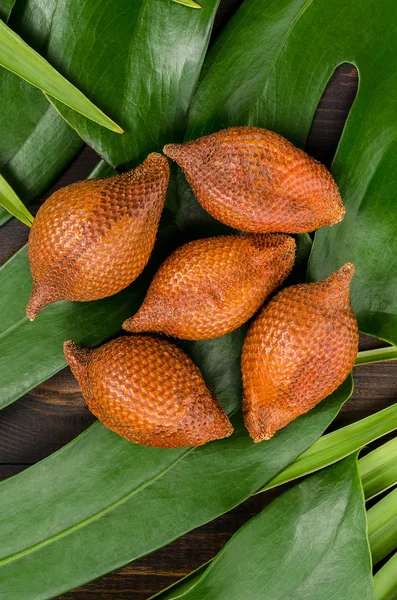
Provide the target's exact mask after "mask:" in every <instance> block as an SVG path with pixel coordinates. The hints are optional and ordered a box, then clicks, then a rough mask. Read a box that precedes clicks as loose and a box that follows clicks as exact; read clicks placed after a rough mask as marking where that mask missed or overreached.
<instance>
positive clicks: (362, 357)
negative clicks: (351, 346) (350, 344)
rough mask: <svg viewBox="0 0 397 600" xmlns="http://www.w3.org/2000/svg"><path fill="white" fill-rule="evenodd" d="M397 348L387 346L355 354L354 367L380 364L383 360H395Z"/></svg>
mask: <svg viewBox="0 0 397 600" xmlns="http://www.w3.org/2000/svg"><path fill="white" fill-rule="evenodd" d="M396 359H397V346H388V347H387V348H377V349H376V350H362V351H361V352H359V353H358V354H357V358H356V362H355V364H356V365H368V364H371V363H377V362H381V361H383V360H396Z"/></svg>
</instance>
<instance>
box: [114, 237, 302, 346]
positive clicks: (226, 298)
mask: <svg viewBox="0 0 397 600" xmlns="http://www.w3.org/2000/svg"><path fill="white" fill-rule="evenodd" d="M294 258H295V241H294V239H293V238H291V237H289V236H288V235H284V234H282V233H273V234H267V235H230V236H225V237H218V238H208V239H205V240H197V241H194V242H190V243H189V244H185V246H182V247H181V248H178V250H176V251H175V252H174V253H173V254H171V256H170V257H169V258H168V259H167V260H166V261H165V262H164V263H163V265H162V266H161V267H160V269H159V270H158V271H157V273H156V275H155V277H154V279H153V281H152V284H151V286H150V287H149V290H148V292H147V295H146V298H145V300H144V302H143V304H142V306H141V308H140V309H139V311H138V312H137V314H136V315H135V316H134V317H131V318H130V319H128V320H127V321H125V322H124V323H123V327H124V329H126V330H127V331H134V332H140V331H157V332H159V333H165V334H167V335H172V336H175V337H179V338H183V339H188V340H204V339H210V338H215V337H219V336H221V335H224V334H226V333H229V332H230V331H233V329H236V328H237V327H239V326H240V325H242V324H243V323H245V322H246V321H248V319H249V318H250V317H252V315H253V314H254V313H255V312H256V311H257V310H258V308H259V307H260V306H261V305H262V304H263V302H264V300H265V298H267V296H268V295H269V294H270V293H271V292H272V291H273V290H274V289H275V288H277V287H278V286H279V285H280V284H281V283H282V281H283V280H284V279H285V277H286V276H287V275H288V273H289V272H290V271H291V269H292V267H293V264H294Z"/></svg>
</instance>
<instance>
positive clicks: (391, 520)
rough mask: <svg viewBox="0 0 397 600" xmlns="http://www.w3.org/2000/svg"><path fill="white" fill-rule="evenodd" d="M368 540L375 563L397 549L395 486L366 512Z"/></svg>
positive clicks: (396, 496)
mask: <svg viewBox="0 0 397 600" xmlns="http://www.w3.org/2000/svg"><path fill="white" fill-rule="evenodd" d="M367 519H368V540H369V545H370V547H371V553H372V560H373V563H374V565H376V564H377V563H378V562H379V561H380V560H382V558H384V557H385V556H387V555H388V554H390V553H391V552H393V550H396V549H397V488H396V489H394V490H393V491H392V492H389V493H388V494H387V496H385V497H384V498H382V500H380V501H379V502H377V503H376V504H375V505H374V506H373V507H372V508H370V509H369V511H368V512H367Z"/></svg>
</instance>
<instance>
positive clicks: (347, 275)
mask: <svg viewBox="0 0 397 600" xmlns="http://www.w3.org/2000/svg"><path fill="white" fill-rule="evenodd" d="M355 270H356V269H355V266H354V265H353V263H351V262H347V263H345V264H344V265H343V266H342V267H340V268H339V269H338V270H337V271H335V272H334V273H332V275H330V276H329V279H332V280H334V281H338V282H345V283H346V284H347V285H350V283H351V280H352V279H353V277H354V273H355Z"/></svg>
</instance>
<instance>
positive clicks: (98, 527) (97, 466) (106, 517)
mask: <svg viewBox="0 0 397 600" xmlns="http://www.w3.org/2000/svg"><path fill="white" fill-rule="evenodd" d="M212 362H214V361H212ZM217 364H218V367H217V368H216V369H214V366H213V365H209V364H208V365H207V367H206V365H205V364H204V365H201V364H200V367H201V368H202V370H203V372H204V376H205V377H206V378H207V381H208V382H209V384H210V385H211V386H212V388H213V389H214V391H215V392H216V393H217V394H218V396H219V398H220V400H221V402H222V403H223V404H224V405H225V406H229V409H230V408H232V407H233V408H234V409H235V408H236V406H237V405H238V403H239V389H236V387H235V385H229V387H228V388H227V387H225V383H224V382H222V373H223V370H224V369H225V368H233V367H234V365H235V356H234V352H231V353H230V354H229V355H228V356H227V357H225V356H223V359H222V361H219V359H218V361H217ZM350 392H351V380H347V381H346V382H345V384H344V385H343V386H341V388H340V389H339V390H338V391H337V392H336V393H335V394H334V395H333V396H332V397H330V398H328V399H327V400H326V401H324V403H322V404H321V405H319V406H318V407H316V408H315V409H314V410H313V411H310V412H309V413H307V414H306V415H304V416H303V417H300V418H299V419H297V420H296V421H294V423H292V424H291V425H289V426H288V427H286V428H285V429H284V430H283V431H281V432H280V433H279V434H278V435H277V436H275V437H274V438H273V439H272V440H270V441H269V442H266V443H263V444H254V443H253V442H252V440H251V439H250V438H249V436H248V434H247V432H246V430H245V428H244V425H243V423H242V420H241V418H240V417H237V418H236V417H234V418H233V421H234V425H235V433H234V434H233V436H232V437H231V438H228V439H227V440H220V441H219V442H215V443H212V444H208V445H206V446H204V447H201V448H197V449H194V450H191V449H178V450H171V451H168V450H166V451H164V450H157V449H153V448H145V447H142V446H137V445H134V444H129V443H128V442H126V440H124V439H122V438H120V437H119V436H117V435H116V434H114V433H112V432H110V431H108V430H106V429H105V428H104V427H103V426H102V425H100V424H98V423H97V424H95V425H93V426H92V427H91V428H90V429H89V430H87V431H86V432H85V433H83V434H82V435H81V436H80V437H78V438H77V439H76V440H74V441H73V442H71V443H70V444H68V445H67V446H65V448H63V449H62V450H60V451H58V452H56V453H55V454H53V455H52V456H51V457H49V458H47V459H46V460H44V461H42V462H41V463H38V464H37V465H35V466H34V467H31V468H30V469H28V470H27V471H25V472H23V473H21V474H20V475H17V476H15V477H13V478H11V479H9V480H7V481H5V482H3V483H2V484H0V501H1V504H2V507H3V509H2V518H3V526H2V528H1V530H0V548H1V558H0V591H1V593H2V594H3V595H4V596H5V597H6V598H7V600H20V598H21V594H23V595H24V597H25V598H26V599H27V600H28V599H29V598H32V599H33V598H35V600H38V599H44V598H51V597H53V596H56V595H59V594H61V593H62V592H64V591H66V590H69V589H71V588H72V587H76V586H77V585H80V584H82V583H84V582H86V581H89V580H91V579H93V578H95V577H98V576H100V575H102V574H103V573H105V572H107V571H109V570H112V569H115V568H117V567H118V566H121V565H122V564H125V563H126V562H128V561H131V560H134V559H136V558H138V557H140V556H143V555H145V554H147V553H149V552H152V551H153V550H155V549H157V548H159V547H161V546H163V545H165V544H167V543H169V542H170V541H172V540H173V539H175V538H176V537H179V536H180V535H182V534H183V533H185V532H187V531H190V530H191V529H193V528H194V527H197V526H199V525H201V524H203V523H205V522H207V521H210V520H212V519H213V518H215V517H216V516H218V515H219V514H221V513H223V512H225V511H227V510H229V509H231V508H233V507H234V506H236V505H237V504H239V503H240V502H242V501H243V500H244V499H246V498H247V497H249V496H250V495H251V494H252V493H253V492H254V491H256V490H257V489H258V488H259V487H260V486H261V485H262V484H263V483H264V482H265V481H266V480H268V479H270V478H271V477H272V476H273V475H274V474H275V473H276V472H277V471H279V470H280V468H282V467H283V465H285V464H288V463H289V462H291V461H292V460H293V459H294V458H295V457H296V456H297V455H298V454H300V453H301V452H302V451H303V450H304V449H305V448H307V447H308V446H309V445H310V444H311V443H312V442H313V441H314V440H315V439H317V438H318V436H319V435H321V433H322V431H324V429H325V428H326V427H327V425H328V424H329V422H330V421H331V420H332V419H333V418H334V417H335V415H336V414H337V412H338V411H339V409H340V407H341V405H342V404H343V402H344V401H345V400H346V397H347V396H348V395H349V394H350ZM236 482H238V485H236ZM27 506H29V510H25V507H27ZM159 519H160V522H161V527H160V526H159ZM59 564H63V565H64V567H63V568H62V569H61V570H60V569H59ZM17 573H18V576H16V574H17ZM33 575H34V576H33Z"/></svg>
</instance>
